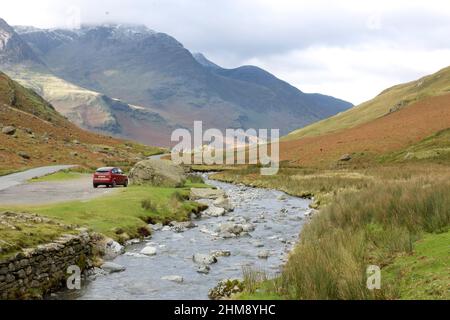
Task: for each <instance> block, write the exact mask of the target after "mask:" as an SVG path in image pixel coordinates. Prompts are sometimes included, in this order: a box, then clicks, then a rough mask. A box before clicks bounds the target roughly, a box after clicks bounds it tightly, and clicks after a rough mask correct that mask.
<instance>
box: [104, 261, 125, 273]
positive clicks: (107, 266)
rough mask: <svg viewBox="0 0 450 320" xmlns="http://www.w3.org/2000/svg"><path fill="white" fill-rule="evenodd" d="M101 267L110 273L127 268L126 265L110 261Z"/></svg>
mask: <svg viewBox="0 0 450 320" xmlns="http://www.w3.org/2000/svg"><path fill="white" fill-rule="evenodd" d="M101 268H102V269H103V270H104V271H106V272H108V273H115V272H122V271H125V270H126V268H125V267H124V266H121V265H120V264H117V263H113V262H110V261H107V262H105V263H103V264H102V266H101Z"/></svg>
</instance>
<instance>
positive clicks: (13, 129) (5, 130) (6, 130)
mask: <svg viewBox="0 0 450 320" xmlns="http://www.w3.org/2000/svg"><path fill="white" fill-rule="evenodd" d="M2 133H4V134H7V135H10V136H12V135H13V134H14V133H16V127H14V126H6V127H3V129H2Z"/></svg>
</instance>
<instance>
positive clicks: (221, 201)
mask: <svg viewBox="0 0 450 320" xmlns="http://www.w3.org/2000/svg"><path fill="white" fill-rule="evenodd" d="M213 204H214V205H215V206H216V207H219V208H223V209H224V210H225V211H227V212H229V211H233V210H234V206H233V205H232V204H231V201H230V199H229V198H226V197H223V196H222V197H219V198H217V199H216V200H214V202H213Z"/></svg>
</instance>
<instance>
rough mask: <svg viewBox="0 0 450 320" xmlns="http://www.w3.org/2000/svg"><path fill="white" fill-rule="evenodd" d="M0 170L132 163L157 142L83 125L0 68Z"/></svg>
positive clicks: (157, 151)
mask: <svg viewBox="0 0 450 320" xmlns="http://www.w3.org/2000/svg"><path fill="white" fill-rule="evenodd" d="M8 126H13V127H14V128H15V131H14V132H11V133H10V134H7V133H2V132H0V173H6V172H10V171H14V170H19V169H24V168H28V167H35V166H40V165H49V164H80V165H82V166H84V167H88V168H90V167H93V166H100V165H103V164H113V163H118V164H121V165H130V164H131V163H132V162H135V161H138V160H139V159H142V158H144V157H146V156H148V155H151V154H154V153H159V152H161V151H162V150H161V149H159V148H153V147H147V146H143V145H138V144H136V143H132V142H129V141H124V140H119V139H114V138H112V137H108V136H102V135H99V134H94V133H90V132H87V131H84V130H82V129H80V128H78V127H76V126H75V125H74V124H72V123H70V122H69V121H68V120H67V119H66V118H64V117H63V116H62V115H60V114H59V113H58V112H57V111H55V110H54V108H53V107H52V106H51V105H50V104H49V103H47V102H46V101H45V100H44V99H42V98H41V97H40V96H39V95H37V94H36V93H35V92H34V91H32V90H30V89H26V88H24V87H22V86H21V85H19V84H18V83H17V82H15V81H13V80H11V79H10V78H9V77H7V76H6V75H5V74H3V73H0V129H3V128H5V127H8Z"/></svg>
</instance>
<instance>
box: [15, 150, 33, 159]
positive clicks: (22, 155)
mask: <svg viewBox="0 0 450 320" xmlns="http://www.w3.org/2000/svg"><path fill="white" fill-rule="evenodd" d="M17 154H18V155H19V157H22V158H24V159H27V160H28V159H30V155H29V154H28V153H26V152H25V151H19V152H18V153H17Z"/></svg>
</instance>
